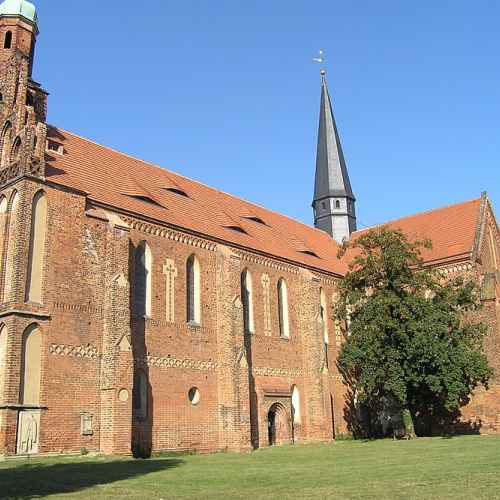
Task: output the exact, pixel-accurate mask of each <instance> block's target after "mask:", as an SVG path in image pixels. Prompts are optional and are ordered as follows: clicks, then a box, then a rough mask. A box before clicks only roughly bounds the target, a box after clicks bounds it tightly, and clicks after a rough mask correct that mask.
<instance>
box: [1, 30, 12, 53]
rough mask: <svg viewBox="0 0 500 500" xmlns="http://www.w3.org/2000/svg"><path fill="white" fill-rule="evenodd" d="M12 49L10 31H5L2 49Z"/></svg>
mask: <svg viewBox="0 0 500 500" xmlns="http://www.w3.org/2000/svg"><path fill="white" fill-rule="evenodd" d="M11 47H12V31H7V33H5V41H4V44H3V48H4V49H10V48H11Z"/></svg>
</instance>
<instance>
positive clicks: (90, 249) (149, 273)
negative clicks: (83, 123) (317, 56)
mask: <svg viewBox="0 0 500 500" xmlns="http://www.w3.org/2000/svg"><path fill="white" fill-rule="evenodd" d="M10 3H11V4H12V2H10ZM27 4H29V2H24V1H20V2H19V5H20V10H19V12H10V13H9V12H8V13H5V12H3V11H2V9H1V6H0V92H1V106H0V125H1V131H2V132H1V134H2V135H1V137H0V140H1V142H0V151H1V166H0V299H1V300H0V302H1V304H0V455H2V454H6V455H14V454H36V453H46V452H75V451H80V450H82V449H86V450H89V451H100V452H103V453H130V452H131V451H132V450H134V451H135V452H137V453H140V454H143V453H148V452H149V451H151V450H156V451H159V450H166V449H174V450H193V449H196V450H202V451H215V450H236V451H245V450H251V449H254V448H257V447H262V446H268V445H270V444H283V443H292V442H299V443H303V442H312V441H330V440H332V439H334V438H335V436H336V435H338V434H339V433H346V432H348V419H349V408H347V407H346V403H345V397H344V394H345V391H346V388H345V386H344V383H343V381H342V378H341V376H340V375H339V373H338V370H337V368H336V363H335V361H336V356H337V354H338V351H339V348H340V346H341V342H342V338H341V336H340V331H339V330H338V329H337V328H336V325H335V323H334V321H333V315H332V305H333V303H334V300H335V297H336V283H337V282H338V280H339V279H342V276H343V275H344V274H345V273H346V271H347V262H346V261H341V260H338V258H337V250H338V245H337V244H336V243H335V241H334V240H333V239H331V238H330V236H329V235H327V234H326V233H325V232H323V231H321V230H319V229H314V228H312V227H308V226H306V225H304V224H301V223H299V222H296V221H293V220H291V219H288V218H287V217H285V216H282V215H280V214H276V213H274V212H270V211H267V210H265V209H263V208H261V207H257V206H255V205H252V204H251V203H248V202H244V201H243V200H239V199H237V198H235V197H232V196H230V195H226V194H224V193H220V192H219V191H216V190H214V189H211V188H208V187H206V186H203V185H201V184H199V183H196V182H194V181H191V180H189V179H186V178H184V177H182V176H179V175H177V174H174V173H172V172H169V171H166V170H163V169H160V168H159V167H156V166H153V165H149V164H147V163H144V162H141V161H139V160H136V159H133V158H130V157H128V156H126V155H123V154H120V153H117V152H114V151H112V150H110V149H107V148H105V147H102V146H99V145H97V144H95V143H93V142H91V141H89V140H86V139H82V138H80V137H78V136H76V135H74V134H71V133H70V132H67V131H64V130H61V129H58V128H55V127H47V125H46V105H47V93H46V92H45V91H44V90H43V89H42V87H41V86H40V85H39V84H37V83H36V82H34V81H33V80H32V78H31V68H32V65H33V57H34V56H33V55H34V44H35V40H36V36H37V33H38V31H37V20H36V16H35V17H33V16H32V17H30V15H31V14H30V12H31V11H30V10H29V9H28V10H24V9H25V8H26V6H27ZM30 5H31V4H30ZM33 12H34V11H33ZM9 33H10V34H9ZM325 85H326V84H325ZM325 89H326V87H325V88H324V89H323V91H324V92H326V90H325ZM349 196H351V195H349ZM352 197H353V195H352ZM350 199H351V198H349V200H350ZM392 224H393V225H395V226H400V227H402V228H403V229H405V230H408V232H409V233H412V234H413V233H414V232H417V233H418V232H421V233H422V234H423V235H424V236H429V237H431V238H432V239H433V240H434V241H435V242H436V243H437V245H436V246H435V249H434V250H433V251H432V253H429V254H428V255H426V256H425V257H426V260H427V261H428V263H429V265H433V266H436V267H438V268H439V269H440V270H441V271H442V273H443V276H447V275H450V273H451V274H453V273H473V274H474V275H475V276H477V279H478V280H480V281H481V283H482V287H483V291H484V299H485V303H486V310H485V318H486V320H487V321H488V322H489V323H490V324H491V329H490V335H489V337H488V340H487V350H488V353H489V355H490V358H491V362H492V364H493V366H494V367H495V368H497V369H498V371H499V372H500V361H499V359H500V358H499V354H500V352H499V351H500V339H499V326H498V322H499V317H498V315H499V293H498V292H499V279H498V264H499V258H500V245H499V241H500V235H499V232H498V226H497V224H496V222H495V219H494V215H493V211H492V208H491V206H490V203H489V201H488V199H487V198H486V196H483V197H482V198H481V199H478V200H473V201H471V202H467V203H464V204H461V205H456V206H454V207H447V208H445V209H441V210H436V211H433V212H429V213H427V214H421V215H419V216H415V217H414V218H407V219H402V220H401V221H397V222H395V223H392ZM495 380H496V382H499V381H500V379H498V377H497V378H496V379H495ZM499 398H500V386H499V385H497V384H493V385H492V388H491V390H490V391H488V392H484V391H483V392H480V393H479V394H478V395H477V397H476V398H475V399H474V400H473V402H472V403H471V404H470V405H469V406H468V407H467V408H466V409H465V410H464V418H465V419H467V420H470V421H471V422H475V423H478V425H479V427H480V428H481V430H484V431H499V430H500V403H499Z"/></svg>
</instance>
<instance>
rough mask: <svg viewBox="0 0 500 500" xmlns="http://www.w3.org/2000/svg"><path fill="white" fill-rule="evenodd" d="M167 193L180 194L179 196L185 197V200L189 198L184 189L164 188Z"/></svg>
mask: <svg viewBox="0 0 500 500" xmlns="http://www.w3.org/2000/svg"><path fill="white" fill-rule="evenodd" d="M164 189H165V191H169V192H170V193H174V194H178V195H179V196H184V198H189V196H188V194H187V193H186V192H185V191H183V190H182V189H178V188H164Z"/></svg>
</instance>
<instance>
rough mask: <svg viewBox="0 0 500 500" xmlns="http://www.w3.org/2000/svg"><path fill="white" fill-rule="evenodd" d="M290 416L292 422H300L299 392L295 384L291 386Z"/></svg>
mask: <svg viewBox="0 0 500 500" xmlns="http://www.w3.org/2000/svg"><path fill="white" fill-rule="evenodd" d="M292 416H293V423H294V424H300V393H299V390H298V389H297V386H296V385H294V386H293V387H292Z"/></svg>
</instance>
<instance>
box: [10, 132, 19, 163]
mask: <svg viewBox="0 0 500 500" xmlns="http://www.w3.org/2000/svg"><path fill="white" fill-rule="evenodd" d="M20 158H21V139H19V137H18V138H17V139H16V141H15V142H14V147H13V148H12V154H11V157H10V161H11V163H14V162H17V161H19V159H20Z"/></svg>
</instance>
